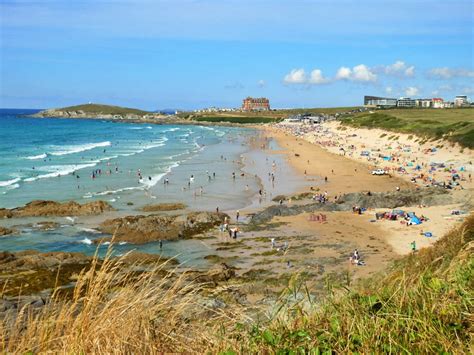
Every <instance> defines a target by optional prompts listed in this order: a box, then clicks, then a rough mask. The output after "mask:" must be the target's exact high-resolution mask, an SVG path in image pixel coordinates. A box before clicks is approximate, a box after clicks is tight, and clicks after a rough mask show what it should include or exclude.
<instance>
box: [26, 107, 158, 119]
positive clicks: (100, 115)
mask: <svg viewBox="0 0 474 355" xmlns="http://www.w3.org/2000/svg"><path fill="white" fill-rule="evenodd" d="M31 117H37V118H44V117H50V118H51V117H52V118H86V119H87V118H88V119H91V118H92V119H101V120H127V121H140V120H147V119H150V120H151V119H159V118H163V117H165V116H164V115H162V114H158V113H143V114H137V113H104V112H100V111H98V112H91V111H84V110H66V109H49V110H44V111H40V112H38V113H35V114H33V115H31Z"/></svg>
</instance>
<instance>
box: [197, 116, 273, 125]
mask: <svg viewBox="0 0 474 355" xmlns="http://www.w3.org/2000/svg"><path fill="white" fill-rule="evenodd" d="M193 120H194V121H197V122H225V123H238V124H258V123H272V122H278V121H280V119H279V118H277V117H258V116H199V117H194V118H193Z"/></svg>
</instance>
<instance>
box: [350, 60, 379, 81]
mask: <svg viewBox="0 0 474 355" xmlns="http://www.w3.org/2000/svg"><path fill="white" fill-rule="evenodd" d="M352 80H354V81H365V82H368V81H376V80H377V75H375V74H374V73H373V72H371V71H370V69H369V68H368V67H367V66H365V65H364V64H359V65H356V66H355V67H354V68H352Z"/></svg>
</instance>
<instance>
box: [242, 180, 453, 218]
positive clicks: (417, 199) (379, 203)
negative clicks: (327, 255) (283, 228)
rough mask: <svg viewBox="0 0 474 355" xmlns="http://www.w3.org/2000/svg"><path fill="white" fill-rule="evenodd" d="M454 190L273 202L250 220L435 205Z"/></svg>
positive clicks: (449, 199) (445, 200)
mask: <svg viewBox="0 0 474 355" xmlns="http://www.w3.org/2000/svg"><path fill="white" fill-rule="evenodd" d="M455 200H456V199H454V197H453V195H452V194H449V192H448V190H445V189H442V188H426V189H420V190H402V191H393V192H378V193H372V194H371V195H370V196H369V195H367V194H366V193H362V192H356V193H350V194H346V195H343V196H341V197H339V199H338V200H337V202H336V203H332V202H326V203H319V202H316V203H310V204H305V205H292V206H287V205H284V204H283V205H274V206H270V207H267V208H266V209H264V210H263V211H260V212H257V213H256V214H254V215H253V216H252V218H251V220H250V223H251V224H253V225H257V224H261V223H267V222H269V221H270V220H271V219H272V218H273V217H275V216H294V215H297V214H300V213H304V212H316V211H350V210H352V207H353V206H360V207H363V208H387V209H393V208H397V207H409V206H417V205H421V204H422V205H426V206H435V205H442V204H447V203H454V202H455Z"/></svg>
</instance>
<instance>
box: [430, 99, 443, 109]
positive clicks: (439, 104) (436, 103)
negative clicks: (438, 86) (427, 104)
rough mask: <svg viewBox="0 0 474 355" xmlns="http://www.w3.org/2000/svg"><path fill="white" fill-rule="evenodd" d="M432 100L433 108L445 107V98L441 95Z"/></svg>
mask: <svg viewBox="0 0 474 355" xmlns="http://www.w3.org/2000/svg"><path fill="white" fill-rule="evenodd" d="M431 102H432V103H433V104H432V106H431V107H433V108H444V100H443V99H442V98H441V97H434V98H433V99H432V100H431Z"/></svg>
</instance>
